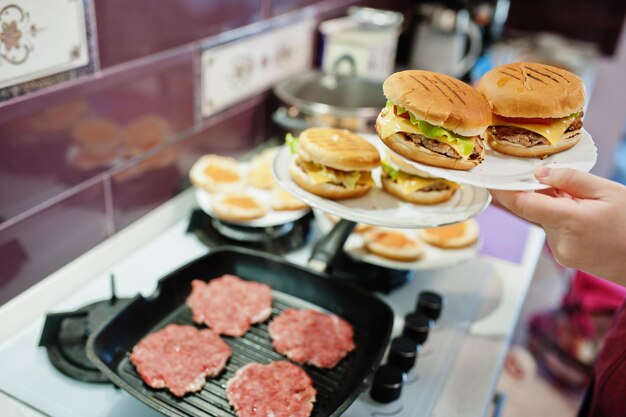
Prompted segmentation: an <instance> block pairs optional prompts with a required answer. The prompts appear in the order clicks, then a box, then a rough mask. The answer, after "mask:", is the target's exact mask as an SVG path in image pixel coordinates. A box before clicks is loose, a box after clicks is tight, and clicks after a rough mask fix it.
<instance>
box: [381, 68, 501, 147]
mask: <svg viewBox="0 0 626 417" xmlns="http://www.w3.org/2000/svg"><path fill="white" fill-rule="evenodd" d="M383 92H384V93H385V96H386V97H387V98H388V99H389V100H390V101H391V102H392V103H393V104H397V105H400V106H402V107H404V108H405V109H407V110H408V111H410V112H411V113H413V114H414V115H415V117H417V118H418V119H419V120H424V121H426V122H428V123H430V124H433V125H435V126H441V127H443V128H444V129H447V130H450V131H452V132H455V133H458V134H459V135H462V136H476V135H480V134H481V133H482V132H483V131H484V130H485V129H486V128H487V126H489V123H490V122H491V109H490V108H489V103H487V101H486V100H485V98H484V97H483V96H482V95H481V94H480V93H479V92H478V91H476V90H474V89H473V88H472V87H471V86H469V85H468V84H465V83H464V82H462V81H459V80H457V79H456V78H453V77H450V76H448V75H445V74H439V73H436V72H431V71H420V70H408V71H400V72H396V73H395V74H391V75H390V76H389V77H388V78H387V79H386V80H385V82H384V83H383Z"/></svg>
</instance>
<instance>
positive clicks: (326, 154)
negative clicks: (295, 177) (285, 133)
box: [298, 127, 380, 171]
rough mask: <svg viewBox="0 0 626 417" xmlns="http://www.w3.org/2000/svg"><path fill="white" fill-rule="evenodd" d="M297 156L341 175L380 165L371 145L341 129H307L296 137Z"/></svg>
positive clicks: (378, 157)
mask: <svg viewBox="0 0 626 417" xmlns="http://www.w3.org/2000/svg"><path fill="white" fill-rule="evenodd" d="M298 153H299V154H300V156H301V157H302V158H303V159H305V160H307V161H312V162H315V163H318V164H322V165H326V166H328V167H331V168H335V169H339V170H342V171H369V170H371V169H374V168H376V167H377V166H379V165H380V154H379V153H378V150H377V149H376V147H375V146H374V145H372V144H371V143H369V142H368V141H366V140H365V139H363V138H362V137H360V136H358V135H356V134H354V133H352V132H350V131H349V130H345V129H332V128H322V127H316V128H310V129H306V130H305V131H303V132H302V133H301V134H300V145H299V148H298Z"/></svg>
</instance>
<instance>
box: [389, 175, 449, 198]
mask: <svg viewBox="0 0 626 417" xmlns="http://www.w3.org/2000/svg"><path fill="white" fill-rule="evenodd" d="M437 181H444V182H445V183H446V184H448V185H449V186H450V187H451V188H458V184H456V183H454V182H452V181H447V180H444V179H441V178H422V177H416V176H415V175H410V174H407V173H405V172H402V171H400V172H398V177H397V178H396V182H397V183H398V185H399V186H400V187H401V188H402V191H403V192H404V193H405V194H407V195H409V194H413V193H414V192H416V191H418V190H421V189H422V188H426V187H428V186H431V185H433V184H434V183H436V182H437Z"/></svg>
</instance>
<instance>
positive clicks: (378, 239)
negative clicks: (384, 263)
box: [363, 227, 424, 262]
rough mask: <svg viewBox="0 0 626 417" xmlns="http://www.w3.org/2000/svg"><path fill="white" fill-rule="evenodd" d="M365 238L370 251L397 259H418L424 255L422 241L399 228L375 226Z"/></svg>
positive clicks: (366, 246) (406, 260) (366, 247)
mask: <svg viewBox="0 0 626 417" xmlns="http://www.w3.org/2000/svg"><path fill="white" fill-rule="evenodd" d="M363 240H364V242H365V249H367V250H368V251H370V252H372V253H373V254H376V255H378V256H382V257H384V258H388V259H393V260H396V261H404V262H408V261H416V260H418V259H420V258H421V257H422V256H423V255H424V248H423V245H422V242H420V241H419V239H417V238H416V237H413V236H410V235H408V234H407V233H405V232H402V231H399V230H391V229H383V228H378V227H373V228H372V229H370V230H369V231H367V232H366V233H365V235H364V236H363Z"/></svg>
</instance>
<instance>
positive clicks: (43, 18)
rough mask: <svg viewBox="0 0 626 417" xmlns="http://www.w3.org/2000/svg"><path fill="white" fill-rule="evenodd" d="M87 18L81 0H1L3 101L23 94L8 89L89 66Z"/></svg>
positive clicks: (0, 90) (0, 79)
mask: <svg viewBox="0 0 626 417" xmlns="http://www.w3.org/2000/svg"><path fill="white" fill-rule="evenodd" d="M86 16H87V14H86V13H85V5H84V4H83V2H82V1H81V0H46V1H43V2H42V1H38V0H20V1H19V2H15V1H10V0H0V98H8V97H10V96H13V95H15V94H16V93H17V94H19V93H20V91H19V89H18V91H15V89H13V90H12V89H9V88H8V87H11V86H16V85H18V84H21V83H25V82H28V81H31V80H35V79H41V78H44V77H47V76H50V75H54V74H59V73H63V72H66V71H70V70H75V69H77V68H81V67H85V66H87V65H88V64H89V63H90V56H89V54H90V51H89V38H88V34H87V31H88V24H87V18H86ZM38 84H42V83H41V82H39V83H38Z"/></svg>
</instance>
